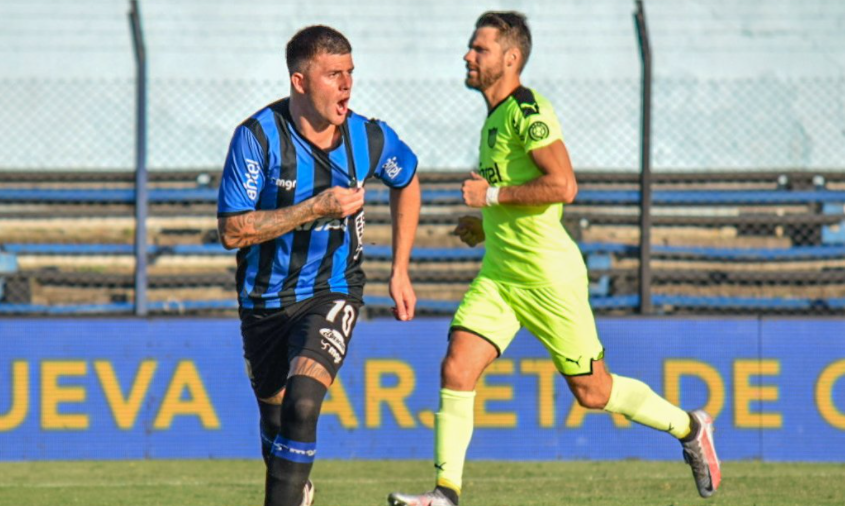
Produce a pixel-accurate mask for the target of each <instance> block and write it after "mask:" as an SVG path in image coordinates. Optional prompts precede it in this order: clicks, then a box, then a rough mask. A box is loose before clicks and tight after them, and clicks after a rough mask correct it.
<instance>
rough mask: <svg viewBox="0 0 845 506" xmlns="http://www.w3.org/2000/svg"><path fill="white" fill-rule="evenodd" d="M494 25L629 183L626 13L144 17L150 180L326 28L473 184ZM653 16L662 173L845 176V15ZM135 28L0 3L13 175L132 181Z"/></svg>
mask: <svg viewBox="0 0 845 506" xmlns="http://www.w3.org/2000/svg"><path fill="white" fill-rule="evenodd" d="M486 9H516V10H521V11H523V12H525V13H526V14H527V15H528V17H529V22H530V24H531V26H532V30H533V35H534V52H533V54H532V57H531V61H530V64H529V66H528V68H527V69H526V73H525V76H524V78H525V79H524V80H525V82H526V83H527V84H528V85H531V86H534V87H536V88H537V89H538V91H540V92H541V93H543V94H545V95H547V96H549V97H550V98H551V99H552V100H553V102H554V103H555V105H556V107H557V110H558V113H559V115H560V116H561V120H562V123H563V125H564V133H565V135H566V138H567V142H568V144H569V147H570V150H571V151H572V154H573V159H574V160H575V162H576V165H578V166H579V167H587V168H596V169H600V168H611V169H620V168H621V169H632V170H633V168H635V167H636V165H637V163H638V160H637V134H638V114H639V102H638V100H639V99H638V87H639V81H638V76H639V61H638V56H637V45H636V36H635V33H634V25H633V20H632V17H631V14H632V12H633V2H632V1H628V0H567V1H561V0H557V1H555V0H544V1H520V0H514V1H511V2H502V1H492V2H476V1H456V0H449V1H446V0H431V1H423V0H393V1H389V0H364V1H360V0H359V1H341V0H309V1H304V0H303V1H292V0H282V1H278V0H277V1H270V0H251V1H249V2H247V1H240V2H235V1H232V0H204V1H201V0H170V1H167V0H141V12H142V16H143V21H144V30H145V36H146V41H147V50H148V54H149V58H150V61H149V75H150V109H149V112H150V131H149V137H150V151H149V159H150V163H151V165H152V166H153V167H154V168H155V167H159V168H193V167H215V166H219V165H220V163H221V162H222V157H223V155H224V153H225V149H226V145H227V143H228V138H229V135H230V133H231V130H232V129H233V128H234V126H235V125H236V124H237V123H238V122H239V121H241V120H242V119H243V118H244V117H246V116H247V115H249V114H250V113H251V112H252V111H254V110H255V109H257V108H258V107H261V106H262V105H263V104H265V103H267V102H269V101H271V100H273V99H275V98H277V97H281V96H284V95H286V94H287V82H286V70H285V66H284V45H285V43H286V41H287V40H288V39H289V38H290V36H291V35H293V33H294V32H295V31H296V30H297V29H298V28H300V27H302V26H304V25H307V24H313V23H324V24H329V25H332V26H335V27H336V28H338V29H340V30H341V31H343V32H344V33H345V34H346V35H347V36H348V37H349V39H350V40H351V42H352V44H353V47H354V57H355V63H356V76H357V81H356V91H355V93H354V97H353V102H352V106H353V108H354V109H356V110H358V111H360V112H361V113H363V114H365V115H372V116H378V117H381V118H383V119H385V120H387V121H389V122H390V123H391V124H393V125H394V126H395V127H396V128H397V130H399V131H400V134H401V135H402V136H403V137H405V138H406V140H408V142H409V143H410V144H411V145H412V146H413V147H415V148H416V149H417V151H418V152H419V154H420V157H421V160H422V162H423V164H424V166H426V167H441V168H454V169H462V168H468V167H471V166H473V165H474V163H475V162H474V160H475V146H476V144H477V133H476V132H477V129H478V128H479V125H480V122H481V120H482V118H483V116H484V109H483V103H482V100H481V99H480V97H478V96H477V95H475V94H474V93H472V92H469V91H467V90H465V89H464V87H463V86H462V84H461V78H462V75H463V62H462V61H461V57H462V55H463V53H464V51H465V48H466V44H467V41H468V37H469V35H470V33H471V30H472V25H473V22H474V20H475V18H476V17H477V16H478V14H479V13H480V12H482V11H483V10H486ZM646 9H647V16H648V21H649V27H650V30H651V35H652V43H653V47H654V55H655V77H656V79H657V81H656V83H655V97H654V106H655V111H654V113H655V125H654V134H655V156H654V160H655V163H656V165H657V166H658V167H663V168H731V167H736V168H769V167H773V166H775V167H790V168H802V167H806V168H824V167H828V166H833V165H837V166H841V165H842V160H845V142H842V141H843V140H845V138H843V135H845V134H843V133H842V128H841V126H842V125H843V123H845V112H843V111H845V104H843V100H845V99H843V96H845V93H843V91H845V90H843V86H845V84H843V82H845V2H843V1H840V0H803V1H802V0H744V1H740V0H733V1H731V0H697V1H693V0H646ZM127 11H128V2H126V1H123V0H76V1H70V0H26V1H21V0H0V134H2V135H3V136H4V137H5V138H6V142H4V143H2V144H0V155H2V156H0V160H2V161H0V167H3V168H15V167H31V168H39V167H45V168H51V169H58V168H81V167H93V168H114V167H117V168H129V167H131V163H132V114H133V112H132V111H133V109H132V100H133V88H132V82H131V79H132V76H133V75H134V63H133V60H132V45H131V39H130V34H129V28H128V19H127ZM47 122H49V123H47ZM47 124H49V125H50V128H45V125H47Z"/></svg>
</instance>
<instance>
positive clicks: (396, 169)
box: [381, 156, 402, 179]
mask: <svg viewBox="0 0 845 506" xmlns="http://www.w3.org/2000/svg"><path fill="white" fill-rule="evenodd" d="M381 168H382V169H383V170H384V171H385V172H386V173H387V176H388V177H389V178H390V179H396V176H398V175H399V173H400V172H402V167H400V166H399V164H398V163H396V157H395V156H392V157H390V158H388V159H387V161H386V162H384V165H382V166H381Z"/></svg>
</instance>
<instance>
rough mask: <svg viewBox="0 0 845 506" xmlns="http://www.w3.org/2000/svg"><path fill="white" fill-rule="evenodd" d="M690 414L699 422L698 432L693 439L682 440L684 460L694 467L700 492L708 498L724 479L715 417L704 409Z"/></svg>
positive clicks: (693, 474)
mask: <svg viewBox="0 0 845 506" xmlns="http://www.w3.org/2000/svg"><path fill="white" fill-rule="evenodd" d="M689 415H690V417H691V418H693V419H695V421H696V422H698V433H697V434H696V435H695V437H694V438H693V439H692V440H691V441H686V442H684V441H681V446H683V447H684V461H685V462H686V463H687V464H689V465H690V467H691V468H692V476H693V478H695V485H696V486H697V487H698V494H699V495H700V496H701V497H705V498H706V497H710V496H711V495H713V494H714V493H716V489H717V488H719V483H720V482H721V481H722V468H721V465H720V464H719V457H717V456H716V447H715V446H714V443H713V418H712V417H711V416H710V415H708V414H707V413H705V412H704V411H702V410H697V411H693V412H691V413H690V414H689Z"/></svg>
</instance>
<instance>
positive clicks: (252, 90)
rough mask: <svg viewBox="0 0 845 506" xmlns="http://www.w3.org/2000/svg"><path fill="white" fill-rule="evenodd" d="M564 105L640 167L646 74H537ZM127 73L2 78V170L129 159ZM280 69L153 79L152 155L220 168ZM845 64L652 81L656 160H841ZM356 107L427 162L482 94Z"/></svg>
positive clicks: (169, 163)
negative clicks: (835, 72)
mask: <svg viewBox="0 0 845 506" xmlns="http://www.w3.org/2000/svg"><path fill="white" fill-rule="evenodd" d="M528 84H529V85H530V86H532V87H533V88H535V89H536V90H537V91H538V92H540V93H541V94H543V95H545V96H546V97H547V98H549V100H550V101H551V102H552V103H553V104H554V105H555V108H556V110H557V113H558V115H559V117H560V119H561V123H562V127H563V132H564V135H565V138H566V142H567V146H568V147H569V149H570V151H571V152H572V157H573V161H574V163H575V165H576V167H577V168H578V169H579V170H582V171H583V170H588V171H621V172H635V171H636V170H637V169H638V167H639V151H638V150H639V117H640V100H639V89H640V83H639V82H638V81H637V80H606V81H605V80H567V79H564V78H562V79H560V80H555V81H538V82H530V83H528ZM133 90H134V84H133V82H131V81H129V80H108V81H98V80H35V81H33V80H9V79H5V80H0V133H1V134H2V135H3V139H4V142H3V143H2V144H0V170H2V171H9V170H20V169H26V170H42V171H43V170H53V171H80V170H125V171H129V170H132V169H133V168H134V166H133V155H132V154H133V146H134V145H133V135H134V134H133V128H134V119H133V118H134V94H133ZM287 91H288V85H287V82H286V81H284V80H281V79H280V80H278V81H245V80H240V81H209V80H196V81H192V80H169V79H167V80H166V79H156V78H155V77H154V76H151V79H150V82H149V90H148V94H149V98H148V101H149V105H148V107H149V116H148V121H149V125H148V137H149V167H150V169H151V170H153V171H178V170H197V169H206V170H217V169H218V168H219V167H220V165H221V160H222V159H223V158H224V157H225V152H226V147H227V146H228V142H229V138H230V136H231V133H232V131H233V130H234V127H235V126H236V125H237V124H238V123H240V122H241V121H242V120H243V119H245V118H246V117H248V116H249V115H250V114H252V112H254V111H256V110H258V109H259V108H261V107H263V106H264V105H266V104H267V103H269V102H271V101H274V100H276V99H278V98H280V97H283V96H285V95H286V94H287ZM843 97H845V78H806V79H800V80H778V79H773V78H764V79H758V80H713V81H701V80H685V79H665V78H656V79H655V81H654V85H653V117H654V124H653V132H652V133H653V137H652V154H653V167H654V169H655V170H656V171H664V172H668V171H690V172H696V171H705V172H706V171H714V170H715V171H718V170H742V171H766V170H789V171H792V170H806V171H824V170H830V169H837V168H841V166H842V160H845V142H843V133H842V128H841V125H842V124H843V122H845V99H843ZM352 105H353V109H355V110H356V111H359V112H361V113H362V114H365V115H367V116H375V117H379V118H381V119H384V120H386V121H388V122H389V123H390V124H391V125H393V126H394V127H395V128H396V130H397V131H398V132H399V133H400V135H402V136H403V138H405V139H406V140H407V141H408V143H409V144H410V145H412V146H413V147H414V149H415V150H416V151H417V153H418V154H419V156H420V160H421V162H422V164H423V166H424V167H425V168H427V169H441V170H466V169H468V168H471V167H473V166H475V164H476V157H477V148H478V139H479V127H480V124H481V122H482V120H483V118H484V115H485V112H484V104H483V101H482V100H481V98H480V96H479V95H478V94H477V93H475V92H470V91H468V90H466V88H464V86H463V84H462V82H461V81H459V80H450V81H447V80H430V81H426V80H420V81H415V80H406V81H381V82H367V81H362V82H358V83H356V87H355V91H354V95H353V101H352Z"/></svg>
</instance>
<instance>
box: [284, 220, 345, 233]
mask: <svg viewBox="0 0 845 506" xmlns="http://www.w3.org/2000/svg"><path fill="white" fill-rule="evenodd" d="M347 221H348V220H347V218H320V219H319V220H314V221H309V222H308V223H303V224H302V225H299V226H298V227H296V230H314V231H315V232H322V231H324V230H343V231H344V232H346V228H347V226H348V225H347Z"/></svg>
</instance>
